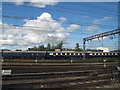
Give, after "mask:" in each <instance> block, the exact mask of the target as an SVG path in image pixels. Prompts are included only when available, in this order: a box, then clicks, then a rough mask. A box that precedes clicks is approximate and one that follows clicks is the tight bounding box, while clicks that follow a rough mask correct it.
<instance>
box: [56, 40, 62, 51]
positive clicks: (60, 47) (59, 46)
mask: <svg viewBox="0 0 120 90" xmlns="http://www.w3.org/2000/svg"><path fill="white" fill-rule="evenodd" d="M62 47H63V41H61V42H60V43H59V44H57V46H56V48H57V49H61V50H62Z"/></svg>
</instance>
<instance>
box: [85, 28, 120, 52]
mask: <svg viewBox="0 0 120 90" xmlns="http://www.w3.org/2000/svg"><path fill="white" fill-rule="evenodd" d="M115 34H120V28H119V29H115V30H112V31H108V32H104V33H100V34H96V35H93V36H90V37H87V38H83V50H85V43H86V41H91V40H93V39H96V38H97V39H98V40H99V39H100V38H103V37H105V36H110V35H115Z"/></svg>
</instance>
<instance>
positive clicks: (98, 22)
mask: <svg viewBox="0 0 120 90" xmlns="http://www.w3.org/2000/svg"><path fill="white" fill-rule="evenodd" d="M117 9H118V3H117V2H106V3H105V2H101V3H100V2H99V3H98V2H58V3H55V4H54V5H50V4H49V5H46V6H45V7H42V8H41V7H40V6H37V5H36V4H34V5H33V4H32V5H31V4H30V3H23V4H19V5H18V4H17V5H16V3H12V2H11V3H10V2H8V3H7V2H3V3H2V23H3V24H5V25H7V27H8V28H7V30H8V29H9V28H13V29H12V30H9V32H13V33H14V32H15V31H17V30H18V29H16V27H17V28H19V30H18V32H17V33H15V34H14V35H12V33H11V34H10V35H8V36H10V37H9V38H8V36H7V35H6V34H8V32H7V33H6V31H5V30H6V29H4V30H3V35H5V36H4V37H5V38H4V40H7V39H8V41H7V42H6V43H5V44H4V45H3V47H4V48H9V49H15V48H27V47H32V46H35V45H39V44H46V43H54V44H55V43H59V42H60V41H61V40H64V41H63V42H64V47H68V48H74V47H75V44H76V43H77V42H79V44H80V47H81V48H82V43H83V41H82V39H83V38H85V37H89V36H91V35H95V34H97V33H101V32H106V31H110V30H114V29H117V26H118V20H117V19H118V11H117ZM45 12H46V13H47V14H43V13H45ZM41 15H47V16H46V17H49V15H51V18H52V20H54V21H55V22H57V25H58V26H60V29H61V28H63V31H60V32H58V31H57V32H56V31H55V33H51V32H50V33H49V32H47V31H46V32H44V33H43V32H40V31H39V33H41V34H42V35H44V36H40V37H39V35H38V34H36V31H31V32H29V30H28V31H27V32H26V31H23V28H22V29H21V27H22V26H25V27H26V26H27V25H28V26H29V25H30V26H31V25H32V24H33V21H34V20H36V21H37V20H38V19H37V17H40V16H41ZM16 17H17V18H16ZM46 17H45V18H46ZM61 17H62V18H64V19H63V20H64V22H62V23H60V22H61V21H62V20H61V19H60V18H61ZM41 18H42V19H43V18H44V16H42V17H41ZM49 18H50V17H49ZM51 18H50V19H51ZM25 20H27V21H25ZM47 20H48V18H47ZM31 23H32V24H31ZM34 23H35V21H34ZM38 23H39V22H38ZM5 25H4V26H5ZM10 25H13V27H11V26H10ZM37 25H38V24H35V25H33V27H31V29H32V28H35V27H37ZM50 25H51V26H52V28H54V25H55V23H54V22H53V24H52V23H50ZM38 26H40V25H38ZM51 26H49V28H48V26H45V25H44V27H47V28H48V29H50V27H51ZM5 27H6V26H5ZM55 27H56V25H55ZM42 28H43V27H42ZM24 29H25V28H24ZM43 29H44V30H46V29H45V28H43ZM58 29H59V28H57V29H55V30H58ZM20 30H21V31H22V32H21V31H20ZM25 30H26V29H25ZM33 30H34V29H33ZM50 30H51V29H50ZM19 31H20V32H19ZM52 31H54V30H53V29H52ZM24 32H25V33H24ZM33 32H34V34H33V35H31V36H30V34H32V33H33ZM20 33H21V34H20ZM19 34H20V35H21V36H20V35H19ZM48 34H49V35H48ZM55 34H57V35H55ZM18 35H19V36H18ZM25 35H26V36H25ZM37 35H38V37H36V38H40V39H39V40H40V41H39V42H40V43H38V42H35V40H33V38H34V36H37ZM47 35H48V36H49V37H50V38H51V42H50V41H49V40H47V39H48V38H46V39H44V40H43V38H44V37H47ZM22 36H23V37H24V36H25V37H24V38H23V37H22ZM28 36H29V37H31V39H30V38H29V37H28ZM16 37H19V38H17V39H14V40H13V41H12V39H13V38H16ZM63 37H64V38H63ZM117 37H118V36H117V35H116V37H115V38H114V39H112V40H111V39H109V37H105V38H104V40H100V41H98V40H93V41H92V42H87V43H86V48H91V49H92V48H97V47H107V48H109V49H110V50H115V49H117V44H118V38H117ZM28 38H29V39H28ZM36 38H34V39H36ZM55 38H57V40H55ZM23 39H28V40H23ZM9 40H10V44H9ZM15 40H16V41H18V40H21V41H20V42H18V43H15V42H14V41H15ZM22 40H23V41H24V42H23V41H22ZM29 40H33V42H28V41H29ZM36 41H38V40H36ZM3 42H4V41H3ZM21 42H22V43H24V44H23V45H22V44H19V43H21ZM27 43H28V45H27Z"/></svg>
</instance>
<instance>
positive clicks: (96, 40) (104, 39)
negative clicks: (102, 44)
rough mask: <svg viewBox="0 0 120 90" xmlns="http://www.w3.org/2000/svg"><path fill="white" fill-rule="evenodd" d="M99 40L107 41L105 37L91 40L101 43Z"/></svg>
mask: <svg viewBox="0 0 120 90" xmlns="http://www.w3.org/2000/svg"><path fill="white" fill-rule="evenodd" d="M101 40H107V38H106V37H101V38H96V39H93V41H101Z"/></svg>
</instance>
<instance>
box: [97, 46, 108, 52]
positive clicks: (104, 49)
mask: <svg viewBox="0 0 120 90" xmlns="http://www.w3.org/2000/svg"><path fill="white" fill-rule="evenodd" d="M97 50H103V52H109V50H108V48H104V47H98V48H97Z"/></svg>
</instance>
